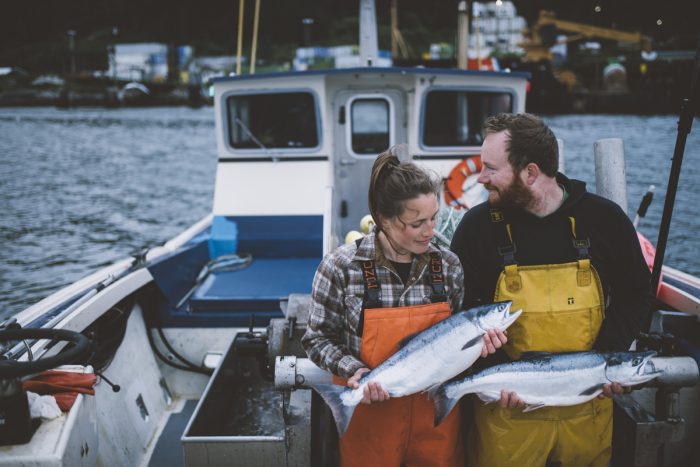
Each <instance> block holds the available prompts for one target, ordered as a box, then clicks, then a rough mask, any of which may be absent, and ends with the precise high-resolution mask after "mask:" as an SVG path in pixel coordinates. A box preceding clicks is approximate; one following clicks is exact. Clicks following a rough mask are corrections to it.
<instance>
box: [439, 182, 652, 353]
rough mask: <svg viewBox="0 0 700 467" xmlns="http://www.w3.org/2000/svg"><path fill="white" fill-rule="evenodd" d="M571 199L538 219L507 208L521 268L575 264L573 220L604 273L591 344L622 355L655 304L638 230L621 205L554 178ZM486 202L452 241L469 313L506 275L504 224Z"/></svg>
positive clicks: (582, 185) (466, 218) (468, 215)
mask: <svg viewBox="0 0 700 467" xmlns="http://www.w3.org/2000/svg"><path fill="white" fill-rule="evenodd" d="M557 182H558V183H559V184H560V185H562V186H563V187H564V189H565V190H566V192H567V193H568V197H567V199H566V200H565V201H564V203H563V204H562V205H561V206H560V207H559V209H557V210H556V211H555V212H553V213H552V214H550V215H548V216H546V217H542V218H540V217H537V216H535V215H533V214H531V213H529V212H527V211H525V210H523V209H504V210H503V211H502V212H503V215H504V217H505V220H506V221H507V222H508V223H509V224H510V225H511V231H512V236H513V242H514V244H515V246H516V252H515V260H516V262H517V263H518V264H519V265H521V266H528V265H537V264H561V263H568V262H572V261H576V260H577V259H578V251H577V250H576V249H575V248H574V245H573V243H572V239H573V235H572V232H571V223H570V221H569V217H570V216H573V217H574V219H575V221H576V234H577V238H578V239H583V238H588V239H589V240H590V248H589V255H590V258H591V263H592V265H593V266H594V267H595V269H596V270H597V271H598V274H599V275H600V279H601V283H602V286H603V293H604V295H605V319H604V320H603V325H602V327H601V329H600V333H599V334H598V338H597V340H596V342H595V344H594V346H593V348H594V349H596V350H601V351H625V350H628V349H629V347H630V344H631V343H632V341H633V340H634V338H635V337H636V336H637V334H638V333H639V331H640V330H641V328H642V325H643V324H645V323H646V322H647V319H648V315H649V306H650V294H649V278H650V273H649V268H648V267H647V265H646V262H645V260H644V257H643V255H642V250H641V247H640V245H639V241H638V239H637V235H636V232H635V230H634V227H633V226H632V223H631V222H630V220H629V219H628V218H627V215H626V214H625V213H624V212H623V211H622V209H620V207H619V206H618V205H617V204H615V203H613V202H612V201H609V200H607V199H605V198H602V197H600V196H597V195H595V194H592V193H588V192H587V191H586V184H585V183H583V182H581V181H578V180H570V179H568V178H566V177H565V176H564V175H562V174H557ZM489 211H490V206H489V203H488V202H485V203H482V204H480V205H478V206H475V207H474V208H472V209H470V210H469V211H468V212H467V213H466V214H465V215H464V217H463V218H462V221H461V222H460V224H459V226H458V227H457V230H456V231H455V234H454V237H453V239H452V245H451V247H450V248H451V250H452V251H454V252H455V253H456V254H457V255H458V256H459V259H460V261H461V262H462V266H463V267H464V292H465V295H464V307H465V308H469V307H472V306H475V305H477V304H480V303H490V302H492V301H493V297H494V292H495V288H496V281H497V279H498V276H499V274H500V273H501V271H502V270H503V257H502V256H501V255H500V254H499V252H498V246H503V245H502V244H503V243H504V242H505V240H504V239H505V238H507V237H505V234H504V233H503V232H501V231H499V230H498V229H502V230H505V226H504V224H505V222H498V223H494V222H491V217H490V212H489Z"/></svg>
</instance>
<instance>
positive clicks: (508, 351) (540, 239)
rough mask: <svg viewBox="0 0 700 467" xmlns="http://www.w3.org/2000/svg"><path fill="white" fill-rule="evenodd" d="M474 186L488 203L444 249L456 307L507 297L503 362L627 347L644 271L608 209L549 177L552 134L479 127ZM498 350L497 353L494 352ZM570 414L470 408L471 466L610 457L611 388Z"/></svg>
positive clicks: (636, 322) (524, 126)
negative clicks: (460, 279) (450, 257)
mask: <svg viewBox="0 0 700 467" xmlns="http://www.w3.org/2000/svg"><path fill="white" fill-rule="evenodd" d="M484 133H485V139H484V142H483V145H482V148H481V160H482V165H483V168H482V171H481V174H480V175H479V179H478V181H479V182H480V183H482V184H483V185H484V187H485V188H486V189H487V190H488V193H489V196H488V201H487V202H485V203H482V204H480V205H478V206H475V207H474V208H473V209H471V210H470V211H468V212H467V213H466V214H465V216H464V217H463V219H462V221H461V223H460V225H459V227H458V228H457V230H456V232H455V235H454V237H453V240H452V245H451V249H452V251H454V252H455V253H457V255H458V256H459V258H460V260H461V262H462V266H463V267H464V291H465V303H464V307H465V308H467V307H471V306H474V305H477V304H479V303H488V302H492V301H502V300H512V301H513V308H514V309H517V308H522V309H523V314H522V315H521V316H520V318H519V319H518V320H517V321H516V322H515V323H514V324H513V325H512V326H511V327H510V328H509V329H508V343H507V344H506V345H505V346H504V353H503V352H501V356H500V357H501V358H500V360H499V361H494V362H492V363H500V362H502V361H504V360H505V361H507V360H516V359H519V358H521V356H522V354H523V353H525V352H576V351H587V350H591V349H595V350H600V351H625V350H628V349H629V347H630V344H631V343H632V341H633V340H634V338H635V336H636V335H637V334H638V333H639V331H640V330H641V327H642V324H643V323H644V322H645V321H646V319H647V316H648V312H649V295H648V289H649V276H650V274H649V269H648V268H647V266H646V264H645V262H644V258H643V256H642V251H641V248H640V245H639V242H638V240H637V236H636V233H635V230H634V227H633V226H632V223H631V222H630V220H629V219H628V218H627V216H626V214H625V213H624V212H623V211H622V209H620V207H619V206H617V205H616V204H615V203H613V202H611V201H609V200H607V199H604V198H601V197H599V196H597V195H595V194H592V193H589V192H587V191H586V186H585V183H583V182H581V181H578V180H572V179H569V178H567V177H565V176H564V175H563V174H561V173H558V159H559V156H558V147H557V141H556V138H555V136H554V134H553V133H552V131H551V130H550V129H549V128H548V127H547V126H546V125H545V124H544V123H543V122H542V120H541V119H540V118H538V117H536V116H534V115H531V114H499V115H496V116H493V117H491V118H489V119H488V120H487V121H486V122H485V124H484ZM497 355H498V354H497ZM628 390H629V388H625V387H622V386H620V385H619V384H617V383H613V384H606V385H605V386H604V388H603V391H604V395H605V396H606V397H603V395H601V398H600V399H594V400H593V401H591V402H588V403H585V404H580V405H577V406H572V407H546V408H542V409H538V410H535V411H532V412H526V413H524V412H523V411H522V407H523V405H524V404H523V402H522V401H521V400H520V399H519V398H518V396H517V394H515V393H508V392H506V391H503V392H502V393H501V401H500V404H494V405H488V406H487V405H484V404H483V403H481V402H480V401H478V400H475V401H474V426H473V427H471V433H470V446H469V449H468V453H469V456H470V458H471V463H470V465H518V466H519V465H542V466H543V465H545V464H546V463H548V462H549V463H554V464H561V465H596V466H597V465H599V466H607V465H608V463H609V461H610V454H611V440H612V401H611V399H610V396H611V395H612V394H614V393H616V394H619V393H623V392H627V391H628Z"/></svg>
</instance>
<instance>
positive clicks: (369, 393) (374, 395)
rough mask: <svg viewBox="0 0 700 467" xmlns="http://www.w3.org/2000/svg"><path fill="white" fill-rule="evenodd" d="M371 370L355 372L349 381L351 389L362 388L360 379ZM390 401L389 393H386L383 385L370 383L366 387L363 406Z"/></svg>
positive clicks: (365, 369)
mask: <svg viewBox="0 0 700 467" xmlns="http://www.w3.org/2000/svg"><path fill="white" fill-rule="evenodd" d="M369 371H370V369H369V368H360V369H359V370H357V371H356V372H355V374H354V375H352V377H350V379H348V387H349V388H351V389H357V388H359V387H360V383H359V381H360V378H362V375H363V374H365V373H367V372H369ZM388 399H389V393H388V392H386V391H385V390H384V389H383V388H382V385H381V384H379V383H377V382H376V381H370V382H369V383H367V386H365V390H364V393H363V397H362V403H363V404H371V403H372V402H382V401H385V400H388Z"/></svg>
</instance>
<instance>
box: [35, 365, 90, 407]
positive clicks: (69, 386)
mask: <svg viewBox="0 0 700 467" xmlns="http://www.w3.org/2000/svg"><path fill="white" fill-rule="evenodd" d="M96 381H97V376H95V375H94V374H93V373H74V372H72V371H60V370H48V371H44V372H42V373H39V374H38V375H36V376H34V377H32V378H31V379H28V380H26V381H23V382H22V387H23V388H24V390H25V391H31V392H35V393H37V394H42V395H45V394H50V395H52V396H54V398H55V399H56V403H57V404H58V407H59V408H60V409H61V410H62V411H64V412H68V411H69V410H70V408H71V407H73V403H74V402H75V399H76V398H77V397H78V394H79V393H80V394H90V395H94V394H95V390H94V389H93V386H94V385H95V382H96Z"/></svg>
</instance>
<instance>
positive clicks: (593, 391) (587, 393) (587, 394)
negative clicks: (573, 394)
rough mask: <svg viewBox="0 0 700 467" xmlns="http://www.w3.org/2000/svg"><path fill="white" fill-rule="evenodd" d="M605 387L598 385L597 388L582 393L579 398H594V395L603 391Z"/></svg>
mask: <svg viewBox="0 0 700 467" xmlns="http://www.w3.org/2000/svg"><path fill="white" fill-rule="evenodd" d="M602 390H603V387H602V386H601V385H600V384H596V385H595V386H591V387H590V388H587V389H584V390H583V391H581V393H580V394H579V396H592V395H594V394H595V393H596V392H597V391H602Z"/></svg>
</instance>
